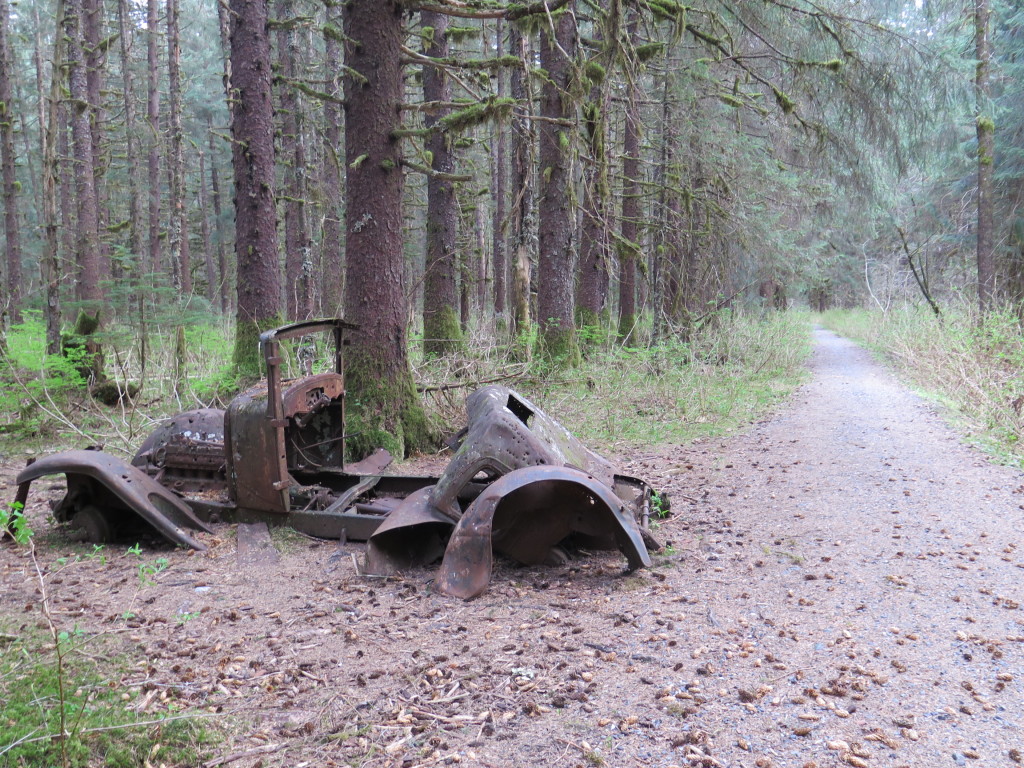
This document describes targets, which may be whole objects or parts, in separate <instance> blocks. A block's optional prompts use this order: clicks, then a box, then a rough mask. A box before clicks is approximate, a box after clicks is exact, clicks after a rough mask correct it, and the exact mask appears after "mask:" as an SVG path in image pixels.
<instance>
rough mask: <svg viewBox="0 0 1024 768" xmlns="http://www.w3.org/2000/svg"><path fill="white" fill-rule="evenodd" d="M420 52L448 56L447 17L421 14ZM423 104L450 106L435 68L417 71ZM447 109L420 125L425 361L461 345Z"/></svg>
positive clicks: (448, 89) (445, 83)
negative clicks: (424, 155) (424, 165)
mask: <svg viewBox="0 0 1024 768" xmlns="http://www.w3.org/2000/svg"><path fill="white" fill-rule="evenodd" d="M420 28H421V34H422V35H424V37H426V36H427V33H428V31H429V30H433V34H431V35H430V37H429V39H425V40H424V47H423V53H424V55H426V56H430V57H431V58H436V59H443V58H446V57H447V56H448V17H447V16H444V15H442V14H440V13H434V12H431V11H423V12H422V13H421V15H420ZM423 100H424V101H426V102H440V103H450V102H451V100H452V86H451V82H450V81H449V79H448V75H447V73H446V72H445V71H444V69H442V68H441V67H434V66H431V65H429V64H425V65H424V66H423ZM450 111H451V110H450V109H448V108H444V109H442V110H440V111H438V112H436V113H433V112H428V113H426V114H424V116H423V125H424V127H425V128H427V129H428V130H431V133H430V134H429V135H428V136H427V139H426V148H427V152H429V153H430V158H431V160H430V167H431V169H432V170H433V171H434V172H435V173H437V174H444V175H445V176H447V177H448V178H445V177H444V176H439V175H437V176H435V175H431V176H428V177H427V258H426V264H425V270H426V271H425V274H424V276H423V353H424V354H425V355H426V356H428V357H436V356H438V355H444V354H447V353H450V352H452V351H454V350H456V349H458V348H459V347H460V346H461V345H462V328H461V326H460V312H459V311H458V307H459V296H458V292H457V291H458V288H457V284H456V274H457V272H458V268H459V263H458V253H457V250H456V237H457V235H458V208H457V204H456V200H455V182H454V181H452V179H451V178H450V176H451V175H452V173H453V172H454V170H455V155H454V152H453V151H452V146H451V142H452V140H453V139H454V137H452V136H449V134H448V133H447V132H446V131H445V130H444V129H443V124H442V123H441V122H440V121H441V118H443V117H444V116H445V115H446V114H448V113H449V112H450Z"/></svg>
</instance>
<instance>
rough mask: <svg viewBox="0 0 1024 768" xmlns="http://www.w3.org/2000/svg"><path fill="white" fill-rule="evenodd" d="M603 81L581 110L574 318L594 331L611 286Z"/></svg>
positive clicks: (605, 87) (606, 103) (607, 101)
mask: <svg viewBox="0 0 1024 768" xmlns="http://www.w3.org/2000/svg"><path fill="white" fill-rule="evenodd" d="M607 83H608V79H607V77H605V78H604V80H602V82H601V83H599V84H596V85H593V86H592V87H591V89H590V94H589V98H588V100H587V103H586V104H584V106H583V111H584V121H585V128H586V138H587V154H588V156H589V157H588V158H587V165H586V167H585V168H584V170H583V226H582V227H581V236H580V270H579V273H580V274H579V283H578V286H577V291H576V316H577V319H578V321H579V324H580V326H581V327H588V326H589V327H594V328H596V327H598V326H600V325H601V322H602V318H601V315H602V313H603V312H604V311H605V307H606V304H607V302H608V286H609V283H610V282H611V273H610V271H609V266H610V264H611V237H610V233H609V231H608V203H609V197H610V194H609V185H608V156H607V140H608V119H607V115H608V108H609V107H610V106H611V104H610V98H609V97H610V92H609V89H608V85H607Z"/></svg>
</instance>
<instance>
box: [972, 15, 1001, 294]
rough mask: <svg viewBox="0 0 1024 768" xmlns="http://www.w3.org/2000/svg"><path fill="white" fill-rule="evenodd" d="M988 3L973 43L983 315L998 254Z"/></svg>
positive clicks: (992, 288) (978, 17) (993, 283)
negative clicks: (994, 234)
mask: <svg viewBox="0 0 1024 768" xmlns="http://www.w3.org/2000/svg"><path fill="white" fill-rule="evenodd" d="M991 14H992V9H991V7H990V5H989V0H975V4H974V44H975V50H976V53H975V58H976V60H977V65H976V69H975V75H974V97H975V102H976V104H977V117H976V119H975V127H976V130H977V136H978V226H977V228H978V242H977V262H978V308H979V309H980V310H981V312H982V313H985V312H988V311H989V310H991V309H992V308H993V303H994V301H995V294H996V266H995V251H994V249H993V244H992V219H993V208H994V201H993V199H992V195H993V170H994V164H995V120H994V116H993V113H992V96H991V85H990V83H989V75H990V69H991V61H992V45H991V41H990V39H989V35H990V28H991V23H990V17H991Z"/></svg>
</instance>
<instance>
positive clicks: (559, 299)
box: [537, 2, 580, 365]
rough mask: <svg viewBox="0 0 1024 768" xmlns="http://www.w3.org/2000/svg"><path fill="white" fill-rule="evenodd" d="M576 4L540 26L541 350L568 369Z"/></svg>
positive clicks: (571, 352)
mask: <svg viewBox="0 0 1024 768" xmlns="http://www.w3.org/2000/svg"><path fill="white" fill-rule="evenodd" d="M574 14H575V3H573V2H570V3H569V4H568V6H567V8H566V9H564V10H562V11H560V12H558V13H557V14H556V15H555V16H554V19H553V23H554V30H553V32H554V34H553V35H552V29H551V27H550V26H548V25H542V28H541V46H540V65H541V68H542V69H543V70H544V71H545V72H546V73H547V77H546V78H545V80H544V85H543V87H542V89H541V107H540V109H541V115H542V116H543V117H544V118H545V120H544V122H542V123H541V125H540V169H541V170H540V178H541V180H540V224H539V227H538V240H539V242H538V246H539V252H538V262H537V264H538V266H537V270H538V272H537V322H538V324H539V326H540V334H539V336H538V339H537V343H538V345H539V351H540V353H541V354H542V355H544V356H545V357H546V358H548V359H550V360H553V361H557V362H559V363H560V364H563V365H576V364H578V363H579V359H580V351H579V342H578V340H577V338H576V321H575V317H574V316H573V315H574V312H573V304H574V302H573V288H574V282H575V276H576V264H575V258H574V257H573V251H572V230H573V227H574V226H575V214H574V208H575V206H574V205H573V201H572V173H571V168H570V166H571V157H572V143H573V141H574V139H573V133H574V130H573V129H572V128H570V127H568V126H567V125H566V123H567V122H568V123H573V122H575V120H574V118H575V101H574V99H573V95H572V94H571V93H570V87H571V86H572V81H573V76H572V69H573V62H572V61H570V60H569V58H567V57H569V56H573V55H574V54H575V51H576V43H577V39H576V17H575V15H574Z"/></svg>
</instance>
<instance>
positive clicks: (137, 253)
mask: <svg viewBox="0 0 1024 768" xmlns="http://www.w3.org/2000/svg"><path fill="white" fill-rule="evenodd" d="M128 14H129V9H128V0H118V3H117V25H118V31H119V33H120V37H121V40H120V43H121V83H122V90H121V94H122V100H123V102H124V132H125V141H126V144H125V147H126V151H127V156H128V187H129V191H128V250H129V251H130V252H131V254H132V257H133V259H135V260H136V276H135V279H136V280H138V279H139V277H140V276H141V275H142V274H145V270H141V269H138V260H141V259H142V258H143V253H142V230H141V228H140V224H141V221H142V186H141V180H140V177H139V170H140V166H141V162H140V157H141V154H142V153H141V149H140V147H139V136H138V123H137V121H136V113H135V97H134V95H133V91H134V88H133V81H134V77H133V74H132V62H131V57H130V55H129V51H130V49H131V44H132V36H133V35H134V26H133V25H131V24H129V18H128Z"/></svg>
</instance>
